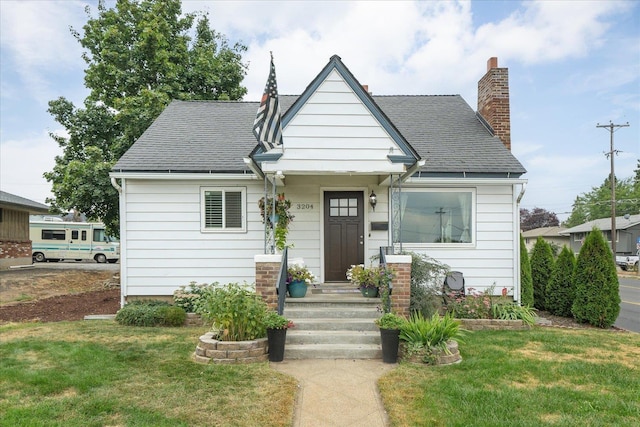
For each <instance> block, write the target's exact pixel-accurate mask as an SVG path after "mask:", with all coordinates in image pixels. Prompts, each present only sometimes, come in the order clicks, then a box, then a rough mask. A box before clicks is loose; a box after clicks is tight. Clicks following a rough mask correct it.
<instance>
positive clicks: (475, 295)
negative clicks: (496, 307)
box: [446, 287, 493, 319]
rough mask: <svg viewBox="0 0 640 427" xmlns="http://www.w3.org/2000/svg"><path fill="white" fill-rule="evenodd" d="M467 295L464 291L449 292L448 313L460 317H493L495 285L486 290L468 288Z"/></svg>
mask: <svg viewBox="0 0 640 427" xmlns="http://www.w3.org/2000/svg"><path fill="white" fill-rule="evenodd" d="M468 291H469V293H468V294H467V295H465V293H464V292H462V291H453V292H449V293H448V294H447V296H446V297H447V306H446V310H447V313H449V314H451V316H453V317H456V318H458V319H489V318H490V317H491V302H492V296H491V294H492V293H493V287H491V288H489V289H488V290H486V291H485V292H479V291H476V290H475V289H474V288H468Z"/></svg>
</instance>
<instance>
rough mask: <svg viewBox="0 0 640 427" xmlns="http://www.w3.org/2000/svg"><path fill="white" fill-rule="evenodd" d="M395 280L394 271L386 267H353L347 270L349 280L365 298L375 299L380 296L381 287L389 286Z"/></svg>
mask: <svg viewBox="0 0 640 427" xmlns="http://www.w3.org/2000/svg"><path fill="white" fill-rule="evenodd" d="M392 279H393V271H392V270H391V269H388V268H386V267H384V266H371V267H365V266H364V265H362V264H360V265H352V266H351V268H349V269H348V270H347V280H349V281H350V282H351V283H353V284H354V285H355V286H356V287H357V288H358V289H359V290H360V292H361V293H362V295H363V296H364V297H367V298H373V297H377V296H378V295H379V288H380V286H381V285H389V283H390V282H391V280H392Z"/></svg>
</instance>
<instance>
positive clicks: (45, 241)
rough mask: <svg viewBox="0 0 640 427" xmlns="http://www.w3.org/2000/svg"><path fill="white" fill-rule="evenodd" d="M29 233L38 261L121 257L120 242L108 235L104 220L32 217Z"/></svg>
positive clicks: (104, 259) (108, 259)
mask: <svg viewBox="0 0 640 427" xmlns="http://www.w3.org/2000/svg"><path fill="white" fill-rule="evenodd" d="M29 236H30V238H31V246H32V250H31V256H32V258H33V260H34V261H36V262H44V261H51V262H57V261H61V260H65V259H72V260H76V261H82V260H87V259H93V260H95V261H96V262H97V263H105V262H110V263H114V262H117V261H118V259H119V258H120V242H118V241H117V239H114V238H112V237H109V236H108V235H107V234H106V233H105V227H104V224H101V223H91V222H56V221H30V222H29Z"/></svg>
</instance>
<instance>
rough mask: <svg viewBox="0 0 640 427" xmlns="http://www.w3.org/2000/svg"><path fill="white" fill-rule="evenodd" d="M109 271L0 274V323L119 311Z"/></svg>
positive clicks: (116, 288) (115, 280)
mask: <svg viewBox="0 0 640 427" xmlns="http://www.w3.org/2000/svg"><path fill="white" fill-rule="evenodd" d="M118 282H119V279H118V278H117V277H114V271H112V270H89V269H75V268H69V269H60V268H56V269H54V268H37V269H36V268H32V269H17V270H8V271H1V272H0V323H6V322H23V321H40V322H57V321H62V320H81V319H83V318H84V316H86V315H89V314H114V313H115V312H116V311H118V309H119V308H120V287H119V285H118Z"/></svg>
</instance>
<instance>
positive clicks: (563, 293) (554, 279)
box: [545, 246, 576, 317]
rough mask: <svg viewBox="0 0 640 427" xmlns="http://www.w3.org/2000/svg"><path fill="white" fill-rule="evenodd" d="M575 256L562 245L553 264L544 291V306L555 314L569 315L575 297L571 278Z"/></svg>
mask: <svg viewBox="0 0 640 427" xmlns="http://www.w3.org/2000/svg"><path fill="white" fill-rule="evenodd" d="M575 267H576V257H575V255H574V254H573V251H572V250H571V249H569V248H568V247H566V246H564V247H563V248H562V251H560V255H559V256H558V259H557V260H556V262H555V264H554V266H553V272H552V273H551V278H550V279H549V283H548V284H547V289H546V292H545V307H546V310H547V311H548V312H550V313H551V314H555V315H556V316H564V317H571V316H572V315H571V306H572V305H573V300H574V299H575V282H574V279H573V276H574V271H575Z"/></svg>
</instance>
